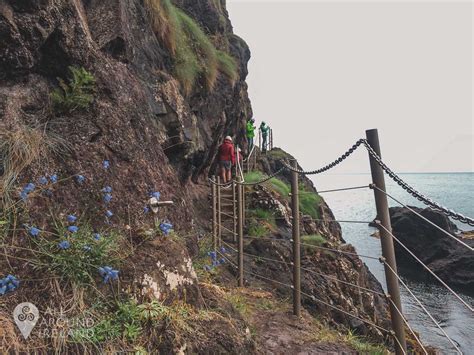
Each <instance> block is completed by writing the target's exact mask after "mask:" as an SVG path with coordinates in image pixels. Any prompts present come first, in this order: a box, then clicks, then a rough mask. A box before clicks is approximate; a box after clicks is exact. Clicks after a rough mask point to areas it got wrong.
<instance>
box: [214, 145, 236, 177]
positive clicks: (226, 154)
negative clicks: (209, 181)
mask: <svg viewBox="0 0 474 355" xmlns="http://www.w3.org/2000/svg"><path fill="white" fill-rule="evenodd" d="M218 159H219V167H220V176H221V179H222V182H223V183H224V184H227V183H228V182H231V181H232V165H234V164H235V151H234V144H232V137H230V136H227V137H225V139H224V143H222V144H221V145H220V147H219V155H218Z"/></svg>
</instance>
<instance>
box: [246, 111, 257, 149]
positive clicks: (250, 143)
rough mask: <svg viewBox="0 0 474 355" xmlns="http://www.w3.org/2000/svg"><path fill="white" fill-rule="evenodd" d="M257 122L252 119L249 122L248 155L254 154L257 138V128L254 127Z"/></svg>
mask: <svg viewBox="0 0 474 355" xmlns="http://www.w3.org/2000/svg"><path fill="white" fill-rule="evenodd" d="M254 123H255V120H254V119H253V118H251V119H250V120H248V122H247V141H248V154H249V155H250V153H251V152H252V148H253V138H254V137H255V128H256V127H255V126H254V125H253V124H254Z"/></svg>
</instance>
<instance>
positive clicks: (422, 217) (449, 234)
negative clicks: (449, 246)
mask: <svg viewBox="0 0 474 355" xmlns="http://www.w3.org/2000/svg"><path fill="white" fill-rule="evenodd" d="M372 186H373V187H374V189H377V190H378V191H380V192H382V193H384V194H385V195H387V196H388V197H390V198H391V199H392V200H393V201H395V202H397V203H398V204H400V205H401V206H403V207H405V208H406V209H408V210H409V211H411V212H413V213H414V214H415V215H417V216H418V217H420V218H421V219H423V220H424V221H425V222H428V223H429V224H431V225H432V226H433V227H435V228H436V229H438V230H440V231H441V232H443V233H444V234H446V235H447V236H448V237H450V238H451V239H454V240H455V241H457V242H458V243H460V244H462V245H464V246H465V247H466V248H468V249H469V250H471V251H474V248H472V247H471V246H470V245H468V244H466V243H464V242H463V241H462V240H460V239H459V238H456V237H455V236H454V235H452V234H451V233H449V232H448V231H446V230H444V229H443V228H441V227H440V226H438V225H437V224H436V223H433V222H431V221H430V220H429V219H428V218H426V217H424V216H422V215H421V214H420V213H418V212H416V211H415V210H414V209H413V208H410V207H408V206H407V205H405V204H404V203H403V202H400V201H399V200H397V199H396V198H395V197H393V196H392V195H390V194H389V193H387V192H385V191H384V190H382V189H380V188H379V187H378V186H376V185H372Z"/></svg>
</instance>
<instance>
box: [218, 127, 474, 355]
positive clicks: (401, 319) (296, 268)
mask: <svg viewBox="0 0 474 355" xmlns="http://www.w3.org/2000/svg"><path fill="white" fill-rule="evenodd" d="M368 132H371V134H372V136H369V134H368V137H369V138H368V139H369V140H367V139H360V140H358V141H357V142H356V143H355V144H354V145H353V146H352V147H351V148H349V149H348V150H347V151H346V152H345V153H344V154H343V155H341V156H340V157H339V158H338V159H336V160H335V161H333V162H332V163H330V164H328V165H326V166H324V167H322V168H319V169H315V170H311V171H304V170H301V169H299V168H298V167H297V165H295V166H291V165H289V164H288V163H287V162H286V161H280V163H281V164H282V168H280V169H279V170H278V171H276V172H274V173H272V174H270V175H268V176H265V177H264V178H262V179H261V180H259V181H255V182H243V181H235V180H233V181H232V182H230V183H227V184H219V183H216V182H215V181H213V180H211V183H212V185H213V186H214V187H215V188H217V190H219V191H220V190H221V189H228V188H229V187H230V186H234V188H235V187H236V188H237V192H238V193H236V191H234V194H235V193H236V195H237V196H239V197H238V198H237V199H238V201H235V200H234V201H233V202H234V203H236V202H237V206H236V207H235V208H234V209H233V213H234V214H229V213H226V212H222V211H219V213H218V215H219V216H221V214H222V215H223V216H226V217H228V218H229V219H230V220H232V221H234V222H235V221H236V220H237V224H238V225H239V227H238V228H234V230H233V231H232V230H230V229H229V228H227V227H226V226H223V225H220V226H219V228H218V230H219V231H222V230H224V231H227V232H229V233H230V234H231V235H232V236H233V239H234V241H235V239H236V238H238V241H239V245H238V248H237V249H236V248H234V247H232V245H230V244H229V243H228V242H226V241H224V240H222V236H221V235H219V239H220V240H219V243H218V244H219V245H225V246H226V247H227V248H229V249H230V250H232V251H233V252H234V253H236V254H237V257H238V260H237V261H236V262H235V263H234V262H232V261H231V260H230V259H229V257H228V255H224V254H225V253H224V254H222V253H219V254H220V255H222V257H224V258H225V259H226V260H228V261H229V264H230V265H231V266H232V267H235V268H236V269H237V270H238V271H239V277H238V279H239V285H240V286H243V285H244V281H243V278H244V275H251V276H254V277H256V278H260V279H262V280H266V281H268V282H272V283H275V284H280V285H282V286H285V287H288V288H291V289H292V290H293V298H294V312H297V313H296V314H298V315H299V305H298V304H299V303H301V299H300V297H297V296H299V295H303V296H305V297H309V298H310V299H312V300H313V301H315V302H319V303H323V304H326V305H328V306H329V307H330V308H333V309H335V310H337V311H340V312H341V313H344V314H346V315H349V316H351V317H354V318H356V319H359V320H361V321H362V322H364V323H367V324H371V325H372V326H374V327H375V328H377V329H379V330H383V331H386V332H387V333H388V334H390V335H391V336H392V337H393V339H394V343H395V345H396V346H395V348H396V352H397V354H401V353H403V354H406V353H407V348H406V344H405V335H404V330H403V327H406V328H407V329H408V330H409V332H410V333H411V334H412V335H413V339H415V341H416V343H418V344H419V346H420V348H421V349H422V351H423V352H424V353H425V354H427V350H426V348H425V347H424V345H423V344H422V342H421V341H420V339H419V336H418V335H417V334H416V332H414V330H413V328H412V327H411V326H410V324H409V322H408V320H407V318H406V317H405V316H404V314H403V311H402V307H401V303H400V296H399V291H398V283H400V284H401V285H402V286H403V287H404V288H406V289H407V291H408V292H409V294H410V295H411V296H412V297H413V298H414V299H415V301H416V302H417V304H418V305H420V307H421V309H422V310H423V311H424V312H425V313H426V314H427V315H428V316H429V317H430V319H431V320H432V321H433V322H434V323H435V325H436V326H437V327H438V329H440V330H441V332H442V333H443V336H444V337H445V338H446V339H447V340H448V341H449V342H450V343H451V344H452V345H453V347H454V349H456V351H457V352H458V353H460V354H462V352H461V350H460V349H459V346H457V345H456V344H455V342H454V341H453V340H452V339H451V338H450V337H449V335H448V334H447V333H446V331H445V330H444V329H443V328H442V327H441V326H440V325H439V323H438V322H436V320H435V318H434V317H433V316H432V315H431V314H430V313H429V311H428V310H427V309H426V307H425V306H423V305H422V304H421V302H420V301H419V299H418V298H417V297H416V296H415V295H414V293H413V292H412V291H411V290H410V289H409V288H408V286H407V285H406V284H405V283H404V282H403V280H402V279H401V278H400V277H399V276H398V273H397V272H396V270H397V268H396V263H395V259H394V255H393V256H392V257H390V255H389V254H388V256H387V255H385V253H386V250H385V248H386V247H387V245H384V243H387V242H388V240H390V243H391V245H392V246H391V248H392V250H393V242H392V239H393V240H395V241H396V242H397V243H398V244H400V245H401V246H402V247H403V248H404V249H405V250H407V252H408V253H409V254H410V255H412V256H413V257H414V258H415V260H416V261H417V262H419V263H420V264H421V265H422V266H423V267H424V268H425V270H426V271H427V272H429V273H430V274H431V275H432V276H433V277H435V278H436V279H437V280H438V281H439V282H440V283H441V284H442V285H443V287H445V288H446V289H447V290H448V291H449V292H450V293H451V294H453V295H454V296H455V297H456V298H457V299H458V300H459V301H460V302H462V303H463V304H464V305H465V306H466V307H467V308H468V310H469V311H470V312H471V313H472V312H473V308H472V306H470V305H469V304H468V303H467V302H466V301H465V300H464V299H463V298H462V297H461V296H460V295H459V294H458V293H456V292H455V291H454V290H453V289H451V288H450V287H449V286H448V285H447V284H446V283H445V282H444V281H443V280H442V279H441V278H439V277H438V276H437V275H436V274H434V273H433V272H432V271H431V270H430V269H429V267H428V266H426V265H425V264H424V263H423V262H421V260H420V259H419V258H418V257H417V256H416V255H415V254H414V253H413V252H411V251H410V250H409V249H408V248H407V247H406V246H405V245H404V244H403V243H402V242H401V241H400V240H399V239H398V238H397V237H396V236H394V235H393V234H392V232H391V226H390V220H389V217H388V204H387V202H384V203H382V202H383V201H384V200H383V199H382V200H381V197H382V196H383V197H384V199H385V201H386V198H387V197H388V198H391V199H392V200H394V201H395V202H397V203H399V204H401V205H402V206H404V207H406V208H408V209H409V210H410V211H411V212H413V213H415V214H416V215H418V216H419V217H421V218H423V219H424V220H425V221H426V222H428V223H430V224H432V225H433V226H434V227H436V228H437V229H440V230H441V231H443V233H445V234H446V235H448V236H449V237H450V238H454V239H456V240H457V241H458V242H460V243H461V244H463V245H464V246H467V247H468V248H470V250H473V249H472V247H470V246H469V245H467V244H466V243H464V242H462V241H460V240H459V238H457V237H456V236H453V235H452V234H450V233H449V232H447V231H445V230H444V229H442V228H441V227H439V226H437V225H436V224H434V223H432V222H431V221H429V220H428V219H426V218H424V217H423V216H421V215H420V214H418V213H417V212H416V211H414V210H413V209H411V208H409V207H408V206H406V205H405V204H403V203H402V202H400V201H399V200H397V199H395V198H394V197H393V196H391V195H390V194H388V193H387V192H386V191H385V190H383V189H381V188H380V187H378V186H377V184H376V182H377V181H378V180H380V177H381V176H382V177H383V172H385V173H386V174H387V175H388V176H389V177H390V178H392V179H393V180H394V181H395V182H396V183H397V184H398V185H399V186H401V187H402V188H403V189H404V190H405V191H407V192H408V193H410V195H412V196H414V197H415V198H417V199H418V200H419V201H421V202H423V203H424V204H426V205H428V206H429V207H430V208H432V209H434V210H436V211H440V212H442V213H444V214H445V215H447V216H448V217H451V218H453V219H455V220H457V221H460V222H462V223H467V224H469V225H474V220H473V219H472V218H469V217H465V216H463V215H461V214H459V213H456V212H454V211H452V210H450V209H447V208H445V207H443V206H441V205H440V204H438V203H436V202H434V201H432V200H431V199H429V198H427V197H426V196H424V195H423V194H421V193H420V192H418V191H416V190H415V189H414V188H412V187H411V186H410V185H408V184H407V183H406V182H404V181H403V180H402V179H401V178H400V177H399V176H398V175H396V174H395V173H394V172H393V171H392V170H390V169H389V168H388V166H387V165H386V164H385V163H384V162H383V161H382V159H381V158H380V154H378V153H377V151H376V149H378V151H380V150H379V148H378V137H377V135H376V131H375V136H376V137H377V138H376V144H375V146H376V147H377V148H376V149H374V148H373V144H374V142H371V141H370V139H372V140H374V137H373V134H374V131H368ZM361 145H364V146H365V147H366V148H367V150H368V153H369V156H370V158H371V159H373V161H374V162H375V163H376V164H372V163H373V162H372V160H371V168H372V176H373V179H374V180H373V183H372V184H367V185H363V186H355V187H343V188H338V189H329V190H322V191H318V193H331V192H343V191H348V190H356V189H367V188H371V189H372V190H374V191H375V195H376V205H377V212H379V207H381V206H382V207H381V208H382V210H383V209H386V210H385V211H384V213H383V214H384V216H382V221H380V220H376V221H354V220H344V219H341V220H335V219H334V220H326V219H318V218H309V219H308V218H307V217H305V221H308V220H309V221H314V222H323V223H360V224H370V223H374V222H375V225H376V227H377V228H379V231H380V233H381V234H384V233H385V234H386V235H388V236H390V238H391V239H390V238H389V239H387V238H385V237H384V236H382V238H381V240H382V252H383V254H384V256H383V257H374V256H370V255H361V254H358V253H356V252H350V251H346V250H340V249H338V248H335V247H328V246H322V245H313V244H308V243H304V242H301V241H300V239H299V228H296V229H295V228H293V237H292V238H291V239H284V238H283V239H282V238H280V239H279V238H273V237H254V236H246V237H245V238H246V239H249V240H260V241H270V242H272V243H273V242H277V243H278V242H280V243H288V244H287V245H289V246H292V247H293V260H292V261H286V260H285V259H284V258H283V259H282V260H278V259H274V258H271V257H266V256H259V255H255V254H252V253H248V252H245V251H244V243H243V224H244V223H245V221H246V220H249V219H253V220H266V219H267V218H257V217H249V218H246V217H245V214H244V211H245V204H244V203H243V200H244V187H245V186H255V185H261V184H264V183H266V182H267V181H269V180H271V179H272V178H274V177H276V176H278V175H279V174H281V173H282V172H283V171H290V172H291V173H292V174H293V175H292V184H295V183H296V184H297V183H298V179H297V178H295V176H294V175H295V174H296V175H298V174H304V175H314V174H320V173H323V172H325V171H328V170H330V169H332V168H334V167H335V166H337V165H338V164H340V163H341V162H342V161H344V160H345V159H347V158H348V157H349V156H350V155H351V154H352V153H353V152H354V151H355V150H356V149H357V148H358V147H360V146H361ZM377 168H380V169H381V170H380V171H381V173H380V174H381V175H380V174H379V173H378V172H376V173H374V169H377ZM242 177H243V176H242ZM377 179H378V180H377ZM239 180H243V178H241V179H239ZM380 186H385V183H384V182H383V180H382V184H381V185H380ZM305 193H306V192H304V191H299V189H298V188H297V185H296V189H295V186H293V185H292V193H291V194H290V195H291V196H292V210H295V206H297V205H298V195H303V194H305ZM377 194H378V195H377ZM224 199H225V197H224ZM377 199H378V200H377ZM217 205H219V206H220V203H218V204H217ZM217 205H216V204H215V202H213V206H214V207H215V206H217ZM296 210H297V211H298V209H296ZM237 211H238V212H239V213H237ZM271 218H272V219H273V220H274V221H275V220H284V221H285V222H286V223H291V224H292V225H293V226H295V225H299V224H300V218H299V213H297V214H295V213H293V216H292V217H290V218H284V217H278V216H271ZM384 218H385V219H384ZM387 218H388V221H387ZM218 221H219V222H220V217H219V219H218ZM471 223H472V224H471ZM214 230H216V229H214ZM295 233H297V234H296V235H295ZM216 244H217V243H215V245H216ZM302 247H304V248H314V249H319V250H322V251H327V252H333V253H335V254H337V255H339V256H340V257H350V258H352V257H361V258H367V259H372V260H379V261H381V262H382V264H383V265H384V266H385V270H386V277H387V280H388V278H390V279H391V282H392V284H390V283H389V282H387V284H388V286H389V290H388V294H384V293H382V292H379V291H376V290H371V289H369V288H367V287H364V286H361V285H358V284H355V283H352V282H350V281H347V280H342V279H340V278H338V277H335V276H333V275H329V274H326V273H324V272H319V271H316V270H312V269H310V268H308V267H306V266H305V267H301V261H300V254H299V252H296V251H295V250H299V248H302ZM392 253H393V251H392ZM244 257H245V258H247V259H250V260H252V259H253V260H256V261H260V262H266V263H277V264H280V265H285V266H287V267H288V268H292V269H293V281H294V283H293V285H288V284H285V283H282V282H280V281H278V280H274V279H270V278H268V277H265V276H263V275H259V274H257V273H255V272H253V271H249V270H244ZM387 258H388V259H387ZM390 260H391V261H390ZM301 271H304V272H307V273H309V274H314V275H318V276H320V277H323V278H325V279H327V280H329V281H333V282H336V283H340V284H342V285H346V286H348V287H354V288H356V289H358V290H359V291H361V292H369V293H372V294H374V295H376V296H380V297H385V298H386V299H387V303H388V305H389V306H390V311H391V320H392V327H393V329H394V331H393V330H392V331H388V330H387V329H385V328H382V327H380V326H379V325H377V324H375V323H374V322H371V321H367V320H366V319H363V318H361V317H359V316H357V315H355V314H351V313H350V312H347V311H345V310H343V309H340V308H339V307H336V306H334V305H332V304H328V303H327V302H324V301H322V300H319V299H317V298H316V297H315V296H314V295H311V294H308V293H305V292H304V291H302V290H301V284H300V281H298V280H297V279H301V275H300V272H301ZM392 276H395V278H392ZM393 280H396V283H397V285H396V286H397V287H396V288H393ZM297 281H298V282H297ZM295 302H296V303H298V304H296V303H295ZM401 325H402V326H403V327H402V328H400V326H401Z"/></svg>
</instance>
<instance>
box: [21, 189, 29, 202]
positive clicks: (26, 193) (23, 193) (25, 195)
mask: <svg viewBox="0 0 474 355" xmlns="http://www.w3.org/2000/svg"><path fill="white" fill-rule="evenodd" d="M20 197H21V199H22V200H23V201H25V202H26V200H27V199H28V192H26V191H25V190H23V191H22V192H21V193H20Z"/></svg>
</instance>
